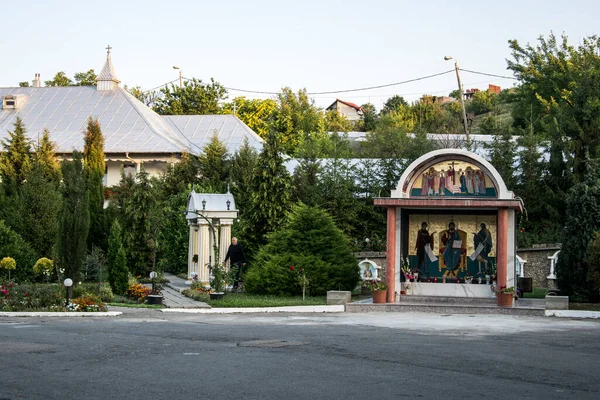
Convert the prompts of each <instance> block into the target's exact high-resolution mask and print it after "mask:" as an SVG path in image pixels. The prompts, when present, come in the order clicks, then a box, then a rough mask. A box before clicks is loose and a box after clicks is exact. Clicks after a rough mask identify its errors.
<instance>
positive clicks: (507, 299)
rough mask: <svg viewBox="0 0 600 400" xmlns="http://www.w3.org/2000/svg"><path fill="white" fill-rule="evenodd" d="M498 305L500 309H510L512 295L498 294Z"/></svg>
mask: <svg viewBox="0 0 600 400" xmlns="http://www.w3.org/2000/svg"><path fill="white" fill-rule="evenodd" d="M497 298H498V305H499V306H500V307H512V305H513V294H512V293H498V295H497Z"/></svg>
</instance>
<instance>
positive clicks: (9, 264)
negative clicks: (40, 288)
mask: <svg viewBox="0 0 600 400" xmlns="http://www.w3.org/2000/svg"><path fill="white" fill-rule="evenodd" d="M0 268H2V269H5V270H7V271H8V280H9V281H10V271H13V270H15V269H16V268H17V262H16V261H15V259H14V258H12V257H4V258H3V259H2V260H0Z"/></svg>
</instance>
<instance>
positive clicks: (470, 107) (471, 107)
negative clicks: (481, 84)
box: [466, 90, 497, 115]
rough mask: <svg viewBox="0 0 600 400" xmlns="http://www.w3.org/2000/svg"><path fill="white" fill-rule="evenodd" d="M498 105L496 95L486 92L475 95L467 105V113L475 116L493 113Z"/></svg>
mask: <svg viewBox="0 0 600 400" xmlns="http://www.w3.org/2000/svg"><path fill="white" fill-rule="evenodd" d="M496 105H497V95H496V93H493V92H490V91H489V90H484V91H480V92H476V93H475V94H473V98H472V99H471V100H470V101H469V102H468V103H467V106H466V108H467V112H470V113H474V114H475V115H479V114H485V113H488V112H490V111H493V110H494V109H495V107H496Z"/></svg>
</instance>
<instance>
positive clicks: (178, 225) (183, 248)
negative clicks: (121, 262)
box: [158, 189, 237, 274]
mask: <svg viewBox="0 0 600 400" xmlns="http://www.w3.org/2000/svg"><path fill="white" fill-rule="evenodd" d="M189 194H190V190H189V189H188V190H185V191H183V192H181V193H179V194H176V195H173V196H170V197H169V198H167V199H166V200H165V202H164V205H163V213H164V214H165V215H166V216H167V218H165V220H164V222H163V224H162V227H161V230H160V233H159V238H158V241H159V242H160V244H161V245H160V249H159V256H158V269H159V270H161V271H167V272H170V273H172V274H179V273H183V272H185V273H187V268H188V265H187V264H188V246H189V234H190V229H189V225H188V223H187V219H186V214H185V211H186V209H187V199H188V196H189ZM236 202H237V198H236Z"/></svg>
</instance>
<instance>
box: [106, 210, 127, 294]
mask: <svg viewBox="0 0 600 400" xmlns="http://www.w3.org/2000/svg"><path fill="white" fill-rule="evenodd" d="M128 278H129V271H128V270H127V257H126V254H125V248H124V247H123V238H122V231H121V225H120V224H119V221H117V220H115V221H114V222H113V224H112V226H111V228H110V235H109V237H108V283H109V284H110V287H111V288H112V290H113V292H115V293H116V294H119V295H123V294H124V293H125V292H126V291H127V285H128Z"/></svg>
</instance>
